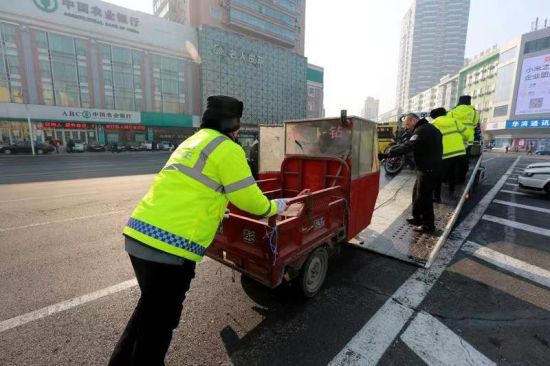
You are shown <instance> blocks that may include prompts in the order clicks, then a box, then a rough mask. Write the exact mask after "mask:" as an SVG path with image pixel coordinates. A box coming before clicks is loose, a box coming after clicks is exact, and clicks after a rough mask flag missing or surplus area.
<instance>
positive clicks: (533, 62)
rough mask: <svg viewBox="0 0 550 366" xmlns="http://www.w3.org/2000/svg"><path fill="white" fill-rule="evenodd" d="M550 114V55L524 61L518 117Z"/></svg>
mask: <svg viewBox="0 0 550 366" xmlns="http://www.w3.org/2000/svg"><path fill="white" fill-rule="evenodd" d="M541 113H549V114H550V54H548V55H543V56H535V57H530V58H526V59H524V60H523V65H522V67H521V74H520V80H519V87H518V93H517V99H516V116H519V115H527V114H541Z"/></svg>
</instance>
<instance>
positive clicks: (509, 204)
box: [493, 200, 550, 214]
mask: <svg viewBox="0 0 550 366" xmlns="http://www.w3.org/2000/svg"><path fill="white" fill-rule="evenodd" d="M493 203H498V204H500V205H506V206H512V207H517V208H523V209H526V210H531V211H537V212H544V213H547V214H550V210H549V209H547V208H542V207H536V206H528V205H522V204H519V203H515V202H508V201H502V200H494V201H493Z"/></svg>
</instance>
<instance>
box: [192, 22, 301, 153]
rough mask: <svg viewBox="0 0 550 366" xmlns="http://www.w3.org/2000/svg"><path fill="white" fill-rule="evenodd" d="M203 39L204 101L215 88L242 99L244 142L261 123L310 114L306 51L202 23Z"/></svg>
mask: <svg viewBox="0 0 550 366" xmlns="http://www.w3.org/2000/svg"><path fill="white" fill-rule="evenodd" d="M198 39H199V40H198V44H199V53H200V55H201V60H202V61H201V62H202V63H201V90H202V102H203V105H204V104H205V102H206V98H207V97H208V96H210V95H216V94H225V95H231V96H233V97H235V98H238V99H240V100H242V101H243V103H244V112H243V116H242V119H241V122H242V129H241V132H240V134H239V136H240V138H241V140H242V143H243V145H245V146H244V147H245V148H246V146H247V145H249V144H251V143H252V142H253V141H254V139H255V138H256V134H257V125H258V124H264V123H266V124H267V123H281V122H283V121H285V120H291V119H301V118H305V116H306V109H307V102H306V98H307V90H306V85H307V83H306V75H307V59H306V58H305V57H303V56H301V55H299V54H297V53H293V52H289V51H287V50H285V49H283V48H281V47H275V46H273V45H272V44H270V43H267V42H265V41H260V40H255V39H251V38H248V37H244V36H242V35H240V34H237V33H233V32H227V31H224V30H222V29H219V28H214V27H210V26H205V25H203V26H200V27H199V30H198Z"/></svg>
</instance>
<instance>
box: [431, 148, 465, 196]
mask: <svg viewBox="0 0 550 366" xmlns="http://www.w3.org/2000/svg"><path fill="white" fill-rule="evenodd" d="M463 162H464V155H461V156H455V157H452V158H449V159H445V160H443V162H442V171H441V175H440V176H439V179H436V182H435V186H434V197H437V198H440V197H441V183H442V182H446V183H447V184H448V185H449V193H452V192H454V190H455V186H456V183H457V181H459V180H460V177H459V175H460V173H461V171H462V166H461V164H463Z"/></svg>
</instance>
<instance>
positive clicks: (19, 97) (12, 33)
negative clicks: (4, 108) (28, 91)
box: [0, 23, 23, 103]
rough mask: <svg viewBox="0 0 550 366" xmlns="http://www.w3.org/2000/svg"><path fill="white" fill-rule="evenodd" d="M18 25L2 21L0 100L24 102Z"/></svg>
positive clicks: (0, 30)
mask: <svg viewBox="0 0 550 366" xmlns="http://www.w3.org/2000/svg"><path fill="white" fill-rule="evenodd" d="M16 31H17V27H16V26H15V25H13V24H8V23H0V102H13V103H22V101H23V90H22V84H21V69H20V65H19V52H18V47H17V44H18V41H17V34H16Z"/></svg>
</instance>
